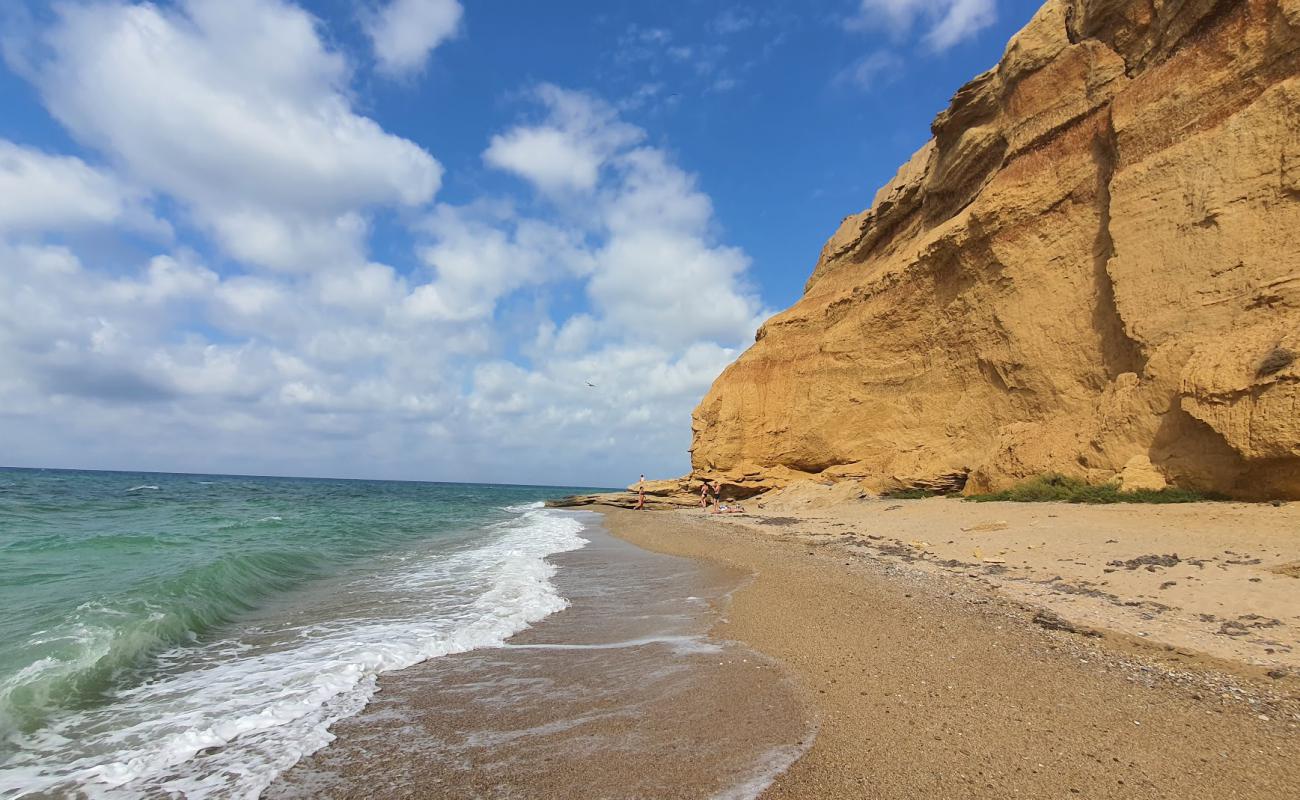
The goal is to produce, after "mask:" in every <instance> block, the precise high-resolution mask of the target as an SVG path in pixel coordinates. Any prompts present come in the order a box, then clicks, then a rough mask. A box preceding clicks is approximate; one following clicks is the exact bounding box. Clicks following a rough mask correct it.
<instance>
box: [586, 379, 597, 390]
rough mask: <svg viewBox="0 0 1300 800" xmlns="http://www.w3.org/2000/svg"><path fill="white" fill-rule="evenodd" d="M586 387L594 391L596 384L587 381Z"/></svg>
mask: <svg viewBox="0 0 1300 800" xmlns="http://www.w3.org/2000/svg"><path fill="white" fill-rule="evenodd" d="M587 386H588V387H590V388H592V389H595V388H596V384H594V383H592V382H591V381H587Z"/></svg>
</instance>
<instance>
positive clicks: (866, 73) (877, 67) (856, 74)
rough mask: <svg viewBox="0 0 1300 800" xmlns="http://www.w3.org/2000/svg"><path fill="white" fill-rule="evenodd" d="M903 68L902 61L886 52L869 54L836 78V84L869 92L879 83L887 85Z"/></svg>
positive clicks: (879, 51) (880, 51) (846, 68)
mask: <svg viewBox="0 0 1300 800" xmlns="http://www.w3.org/2000/svg"><path fill="white" fill-rule="evenodd" d="M902 68H903V61H902V59H900V58H899V57H898V56H896V55H894V54H893V53H890V52H889V51H887V50H878V51H876V52H874V53H869V54H867V55H865V56H863V57H862V58H859V59H858V60H857V61H854V62H853V63H852V64H850V65H849V66H847V67H845V68H844V70H842V71H841V72H840V74H839V75H837V76H836V78H835V81H836V83H840V84H846V85H849V86H853V87H855V88H858V89H863V90H870V89H873V88H875V87H876V86H879V85H880V84H881V83H888V82H889V81H891V80H892V79H893V77H894V76H895V74H896V73H897V72H898V71H899V70H901V69H902Z"/></svg>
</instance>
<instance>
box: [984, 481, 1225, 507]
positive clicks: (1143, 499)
mask: <svg viewBox="0 0 1300 800" xmlns="http://www.w3.org/2000/svg"><path fill="white" fill-rule="evenodd" d="M966 499H967V500H969V501H971V502H973V503H989V502H994V501H998V500H1004V501H1010V502H1013V503H1196V502H1200V501H1203V500H1222V499H1223V498H1221V497H1219V496H1217V495H1207V494H1202V493H1200V492H1194V491H1192V490H1191V489H1179V488H1176V487H1175V488H1169V489H1161V490H1160V491H1152V490H1150V489H1146V490H1140V491H1136V492H1123V491H1120V489H1119V487H1118V486H1116V485H1114V484H1100V485H1093V484H1090V483H1085V482H1083V481H1081V480H1079V479H1077V478H1067V477H1066V476H1064V475H1041V476H1039V477H1037V478H1034V479H1033V480H1031V481H1026V482H1025V483H1022V484H1020V485H1018V486H1013V487H1011V488H1010V489H1006V490H1004V491H1001V492H993V493H991V494H975V495H971V496H970V497H967V498H966Z"/></svg>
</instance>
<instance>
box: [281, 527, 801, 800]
mask: <svg viewBox="0 0 1300 800" xmlns="http://www.w3.org/2000/svg"><path fill="white" fill-rule="evenodd" d="M552 513H556V512H552ZM558 513H565V512H558ZM583 518H585V519H586V520H587V524H586V527H585V529H584V531H583V533H582V536H583V538H584V539H586V540H587V544H586V545H585V546H584V547H582V548H579V549H576V550H571V551H568V552H564V553H559V554H556V555H553V556H551V557H549V558H548V559H547V561H548V563H549V564H550V565H551V566H552V568H553V574H552V575H551V576H550V581H551V582H552V583H553V584H554V586H555V589H556V591H558V592H560V593H561V594H562V595H563V596H564V597H565V598H566V604H567V607H566V608H564V609H562V610H560V611H558V612H556V613H554V614H552V615H550V616H548V617H546V618H545V619H543V620H541V621H538V622H536V623H534V624H533V625H531V626H530V627H528V628H527V629H525V630H523V631H521V632H519V633H517V634H516V635H515V636H513V637H511V638H510V639H509V640H508V641H507V642H505V643H504V644H503V645H502V646H499V647H488V648H481V649H475V650H471V651H468V652H461V653H454V654H451V655H447V656H442V657H439V658H434V659H430V660H428V661H425V662H423V663H421V664H417V665H415V666H412V667H409V668H407V669H404V670H400V671H395V672H390V673H387V674H385V675H382V676H380V678H379V681H378V687H377V692H376V693H375V695H374V697H373V698H372V699H371V701H370V702H369V703H368V704H367V706H366V707H365V708H364V709H362V710H361V711H359V712H358V713H357V714H356V715H354V716H351V717H349V718H347V719H343V720H340V721H339V722H337V723H336V724H335V725H334V726H333V727H332V728H331V734H332V736H333V737H335V738H334V740H333V741H332V742H331V743H330V744H328V745H327V746H326V747H324V748H323V749H321V750H318V751H316V752H315V753H313V754H311V755H309V756H307V757H306V758H304V759H303V760H302V761H300V762H298V763H297V764H295V765H294V766H293V767H291V768H290V769H289V770H287V771H286V772H285V773H283V774H282V775H281V776H280V777H279V778H278V779H277V780H276V782H275V783H274V784H273V785H272V786H271V787H270V789H269V790H268V791H267V793H266V794H265V795H264V797H267V798H280V800H288V799H289V798H315V797H331V798H359V799H360V798H365V799H366V800H373V799H374V798H399V797H441V798H457V797H464V798H481V797H539V798H540V797H570V796H580V797H600V798H627V799H628V800H632V799H633V798H681V800H688V799H689V798H700V797H715V798H724V799H726V800H751V798H754V797H756V796H757V795H758V793H759V792H761V791H762V790H763V788H765V787H766V786H767V785H768V783H769V782H770V781H771V780H772V779H773V777H774V776H775V775H777V774H779V773H780V772H781V771H782V770H784V769H785V768H786V767H788V765H789V764H790V763H792V762H793V761H794V760H795V759H796V758H798V757H799V755H801V754H802V753H803V752H804V751H805V750H806V748H807V746H808V745H809V743H810V742H811V741H812V739H813V732H814V729H813V721H812V720H811V719H810V718H809V716H808V712H809V708H810V706H809V705H808V703H807V702H806V700H805V699H804V698H802V694H801V692H800V691H799V690H798V689H797V687H796V686H795V685H794V683H793V682H792V680H791V679H790V677H789V675H788V671H787V670H785V669H784V668H783V667H782V666H781V665H779V664H777V663H776V662H774V661H772V660H771V659H767V658H764V657H762V656H760V655H759V654H756V653H755V652H753V651H752V650H750V649H749V648H747V647H745V646H744V645H741V644H738V643H734V642H730V641H726V640H719V639H717V638H714V637H712V636H711V635H710V633H709V631H710V629H711V628H713V627H715V625H714V621H715V620H717V619H718V618H719V617H720V616H721V615H724V614H725V609H726V607H727V606H728V604H729V600H728V598H729V596H730V594H731V593H732V592H733V591H735V590H736V588H738V587H739V586H741V585H743V584H744V583H745V582H746V581H747V580H748V573H745V572H743V571H739V570H734V569H731V568H726V567H720V566H718V565H715V564H712V563H710V562H707V561H701V560H698V559H687V558H679V557H674V556H666V555H663V554H658V553H654V552H651V551H648V550H646V549H644V548H640V547H637V546H635V545H633V544H630V543H628V542H625V541H623V540H620V539H617V538H615V537H613V536H611V535H610V534H609V533H608V532H607V531H606V530H605V529H604V527H603V525H602V523H601V520H600V518H599V517H598V516H597V515H594V514H584V515H583Z"/></svg>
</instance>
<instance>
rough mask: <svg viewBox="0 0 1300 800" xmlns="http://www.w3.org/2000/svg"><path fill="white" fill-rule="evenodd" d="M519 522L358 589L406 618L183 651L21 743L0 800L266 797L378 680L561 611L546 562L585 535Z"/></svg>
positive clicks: (318, 626)
mask: <svg viewBox="0 0 1300 800" xmlns="http://www.w3.org/2000/svg"><path fill="white" fill-rule="evenodd" d="M516 513H518V514H519V516H518V517H517V518H515V519H514V520H512V521H509V522H506V523H503V524H500V525H498V526H494V527H492V528H491V529H489V530H488V531H486V532H485V533H486V535H485V537H484V539H485V541H484V542H483V543H482V544H479V545H477V546H472V547H469V548H467V549H463V550H460V551H457V552H452V553H446V552H443V553H437V554H429V555H427V556H424V557H417V558H410V559H406V560H404V561H403V562H402V563H401V569H400V570H399V571H396V572H393V573H390V574H385V575H382V576H368V577H366V578H359V579H358V580H357V583H356V584H354V585H353V586H351V587H350V588H349V590H350V591H355V592H358V593H360V594H367V593H375V592H384V593H385V594H384V596H386V597H389V598H390V602H391V603H392V604H394V605H396V606H398V607H399V608H402V607H403V600H406V601H408V605H409V608H410V613H397V614H392V613H384V611H383V609H377V611H376V613H374V614H373V615H371V616H368V617H367V616H361V617H350V618H347V619H340V620H328V619H327V620H322V621H318V622H315V623H313V624H311V625H304V626H303V627H302V628H301V629H299V630H297V631H296V638H293V639H292V640H291V643H290V644H289V645H288V646H284V645H283V644H281V645H278V646H276V647H257V646H254V645H251V644H249V643H248V642H245V641H240V640H230V639H227V640H224V641H216V642H212V643H209V644H207V645H204V646H203V647H202V648H200V654H201V656H202V658H201V659H200V660H199V661H197V662H196V661H195V659H194V650H193V649H190V650H183V649H178V650H177V651H174V652H172V653H170V654H165V656H164V657H163V658H161V659H160V662H161V663H162V664H163V665H164V666H166V665H167V664H168V663H169V660H170V661H172V662H174V663H175V664H177V666H176V668H175V669H170V670H168V669H164V670H163V671H162V674H160V675H159V676H158V677H157V679H155V680H152V681H149V682H146V683H143V684H140V685H137V686H133V687H131V688H126V689H122V690H119V691H117V692H116V693H115V695H114V696H113V698H112V702H111V703H108V704H105V705H101V706H98V707H95V708H91V709H87V710H82V711H74V712H68V713H66V714H64V715H62V716H61V717H60V718H58V719H57V720H55V721H53V722H51V724H49V725H47V726H44V727H42V728H41V729H39V730H38V731H36V732H33V733H30V734H14V735H12V736H11V737H10V741H9V742H8V744H9V745H15V744H16V745H17V747H18V749H17V753H16V755H14V756H12V757H10V758H8V759H6V761H5V762H4V763H3V765H2V766H0V796H6V797H8V796H18V797H21V796H23V795H24V794H27V793H33V794H35V793H41V794H56V795H57V794H79V795H85V796H87V797H91V798H96V797H104V798H119V797H139V796H141V795H150V796H152V795H168V794H171V793H179V794H182V795H184V796H186V797H188V798H192V799H194V800H201V799H202V798H210V797H240V798H252V797H256V796H258V795H259V794H260V793H261V792H262V791H263V790H264V789H265V788H266V787H267V786H269V785H270V783H271V782H272V781H273V780H274V779H275V777H276V776H277V775H278V774H280V773H281V772H282V771H284V770H285V769H287V768H288V767H290V766H292V765H293V764H294V763H296V762H297V761H298V760H299V759H300V758H302V757H303V756H304V755H307V754H309V753H311V752H314V751H315V750H318V749H319V748H321V747H323V746H325V745H326V744H328V743H329V742H330V741H331V740H332V739H333V736H332V734H330V733H329V726H330V725H331V724H332V723H334V722H335V721H337V720H339V719H342V718H345V717H348V716H351V715H353V714H355V713H357V712H358V711H359V710H360V709H361V708H363V707H364V706H365V704H366V702H367V701H368V700H369V698H370V697H371V696H372V695H373V694H374V691H375V687H376V681H377V678H378V676H379V675H380V674H382V673H384V672H388V671H391V670H397V669H402V668H404V667H408V666H411V665H413V664H416V663H419V662H421V661H424V660H426V659H429V658H436V657H438V656H444V655H449V654H453V653H459V652H465V651H468V650H473V649H478V648H485V647H495V646H499V645H501V644H503V643H504V642H505V641H506V639H508V638H509V637H510V636H512V635H514V634H515V633H517V632H519V631H520V630H523V629H524V628H526V627H528V626H529V625H530V624H532V623H534V622H537V621H538V620H541V619H542V618H544V617H546V616H548V615H550V614H552V613H555V612H556V611H559V610H561V609H563V608H565V607H566V605H567V601H566V600H565V599H564V598H563V597H561V596H560V595H559V593H558V592H557V591H556V588H555V586H554V584H553V583H552V582H551V577H552V576H553V575H554V572H555V567H554V566H553V565H551V564H550V563H548V562H547V561H546V557H547V556H548V555H551V554H554V553H560V552H565V551H569V550H575V549H578V548H580V547H582V546H583V545H584V544H585V543H586V540H584V539H583V538H582V537H581V536H580V533H581V531H582V527H583V526H582V523H581V522H580V521H579V520H578V518H577V517H576V516H575V515H573V514H569V513H563V512H554V511H547V510H544V509H541V508H539V507H535V506H531V505H530V506H526V507H517V511H516ZM367 582H369V583H367ZM376 582H381V583H382V586H379V585H377V584H376ZM411 600H414V601H417V602H409V601H411ZM169 657H170V659H169Z"/></svg>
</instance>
